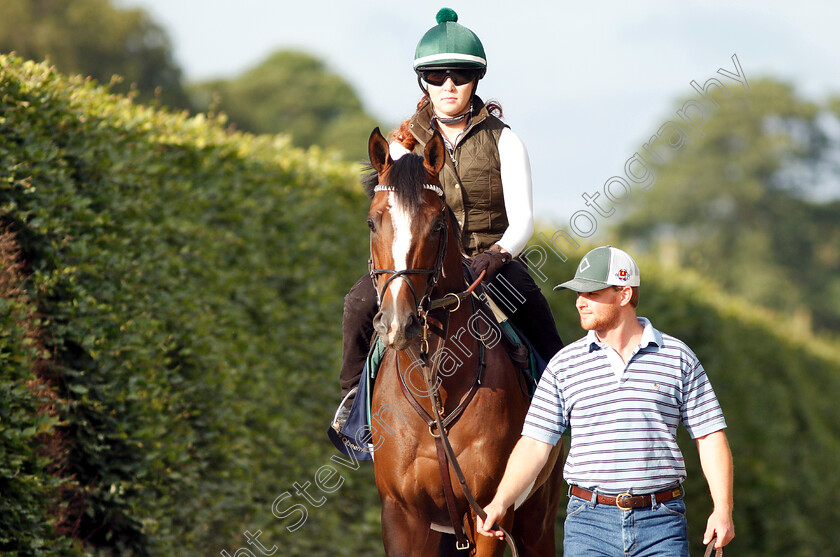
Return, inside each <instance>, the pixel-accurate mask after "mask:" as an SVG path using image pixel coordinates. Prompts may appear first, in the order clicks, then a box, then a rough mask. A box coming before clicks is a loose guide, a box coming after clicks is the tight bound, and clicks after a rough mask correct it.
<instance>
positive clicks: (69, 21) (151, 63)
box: [0, 0, 190, 108]
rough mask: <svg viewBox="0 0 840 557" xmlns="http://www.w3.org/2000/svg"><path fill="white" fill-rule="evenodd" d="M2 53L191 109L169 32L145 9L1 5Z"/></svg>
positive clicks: (83, 0)
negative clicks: (114, 79) (46, 61)
mask: <svg viewBox="0 0 840 557" xmlns="http://www.w3.org/2000/svg"><path fill="white" fill-rule="evenodd" d="M0 13H2V14H3V15H2V17H0V52H11V51H15V52H17V54H18V55H19V56H22V57H23V58H28V59H32V60H37V61H40V60H43V59H44V58H45V57H49V60H50V62H51V63H52V64H55V66H56V67H57V68H58V69H59V71H61V72H63V73H72V74H76V73H77V74H82V75H84V76H91V77H93V78H94V79H96V80H97V81H99V82H101V83H109V82H110V81H111V79H112V76H114V75H119V76H122V80H121V81H120V82H118V83H115V84H114V86H113V88H112V89H113V91H115V92H118V93H127V92H128V91H130V90H132V89H134V88H135V87H136V90H137V91H138V99H139V100H140V101H141V102H151V101H159V102H161V103H163V104H164V105H167V106H170V107H172V108H190V104H189V98H188V96H187V95H186V93H185V91H184V88H183V86H182V84H181V70H180V68H179V67H178V66H177V64H176V63H175V62H174V60H173V58H172V45H171V43H170V41H169V37H168V36H167V34H166V32H165V31H164V30H163V29H162V28H161V27H160V26H158V25H157V24H156V23H155V22H154V21H152V19H151V18H150V17H149V15H148V14H147V13H146V12H145V11H143V10H140V9H131V10H121V9H117V8H115V7H114V6H113V5H112V4H111V2H110V0H0Z"/></svg>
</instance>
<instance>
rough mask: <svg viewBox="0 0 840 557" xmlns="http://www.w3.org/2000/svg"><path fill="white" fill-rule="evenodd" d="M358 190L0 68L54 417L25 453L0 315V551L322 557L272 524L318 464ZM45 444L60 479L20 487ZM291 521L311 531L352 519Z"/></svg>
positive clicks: (334, 165)
mask: <svg viewBox="0 0 840 557" xmlns="http://www.w3.org/2000/svg"><path fill="white" fill-rule="evenodd" d="M357 175H358V169H357V168H356V167H354V166H350V165H346V164H341V163H338V162H335V161H331V160H327V158H326V157H325V156H322V155H320V154H319V152H317V151H309V152H305V151H301V150H298V149H294V148H292V147H291V146H290V144H289V142H288V141H287V139H286V138H283V137H269V136H262V137H254V136H248V135H242V134H229V133H227V132H226V131H225V129H224V122H223V121H207V120H206V119H205V118H203V117H201V116H198V117H195V118H188V117H187V116H186V115H183V114H169V113H166V112H161V111H155V110H152V109H148V108H144V107H141V106H137V105H135V104H133V103H132V102H131V101H130V100H129V99H125V98H121V97H117V96H112V95H109V94H108V93H107V91H105V90H103V89H101V88H99V87H97V86H96V85H95V84H92V83H89V82H85V81H82V80H80V79H76V78H74V79H67V78H64V77H62V76H60V75H58V74H56V73H55V72H54V71H53V70H52V69H50V68H49V67H47V66H46V65H39V64H33V63H30V62H23V61H21V60H19V59H16V58H11V57H6V56H0V219H1V220H2V223H3V224H4V225H5V226H8V227H9V230H10V231H11V232H12V233H14V236H15V239H16V241H17V242H18V243H19V245H20V247H21V257H22V259H23V262H24V265H25V271H26V275H27V281H26V283H25V289H26V292H27V295H28V296H29V298H30V299H31V304H33V306H34V307H35V308H37V311H38V314H39V316H40V318H39V319H40V322H39V324H38V328H39V331H40V335H41V337H42V338H43V342H44V347H43V349H44V350H45V351H46V352H47V353H48V355H49V360H48V361H47V362H44V365H43V368H44V369H45V370H46V371H44V372H43V373H42V375H44V374H46V375H49V376H50V377H52V378H53V379H52V383H50V384H51V385H54V390H55V393H56V395H57V397H58V398H57V402H55V405H56V407H57V413H58V415H57V417H56V418H52V419H54V420H55V421H59V420H60V425H57V426H55V427H54V428H53V429H52V430H49V424H47V425H46V426H44V427H46V428H47V429H48V430H49V431H51V434H52V439H48V440H43V439H41V440H40V441H39V440H38V439H36V438H34V437H33V436H32V434H33V432H32V429H31V427H32V421H33V420H34V419H35V416H36V415H37V409H38V408H39V407H40V406H42V405H40V403H39V402H38V401H37V400H36V399H35V398H33V397H35V396H36V395H35V394H34V393H31V392H29V391H26V390H25V389H24V388H23V387H22V386H21V382H23V383H25V382H26V381H27V380H29V379H33V378H34V374H35V371H34V369H35V368H34V366H33V365H32V361H31V359H32V356H31V355H29V354H28V353H27V350H26V345H25V344H24V343H22V342H21V341H20V340H21V334H23V333H21V332H20V331H18V330H16V329H15V328H14V327H12V326H9V327H8V329H7V325H10V324H12V325H13V324H14V317H8V315H11V314H10V313H9V312H10V311H12V312H13V311H15V310H14V308H13V309H8V310H7V309H5V308H6V306H3V308H4V313H3V314H2V315H3V327H4V328H3V331H4V332H3V336H2V342H3V344H2V352H0V353H1V354H2V357H3V362H4V365H3V369H2V378H3V379H2V385H0V386H2V389H3V391H2V396H3V397H4V398H3V402H4V406H3V409H2V418H3V421H2V422H0V427H3V428H4V430H3V437H2V439H0V443H2V444H3V445H2V446H0V455H3V456H2V457H0V458H3V459H4V460H3V461H2V466H3V468H2V473H3V475H4V476H6V478H7V479H6V480H4V481H6V482H11V483H12V484H14V485H13V486H12V488H9V491H7V489H6V488H5V486H4V490H3V503H2V504H3V505H4V506H5V507H8V508H10V513H11V514H7V513H6V512H4V513H3V517H2V518H0V521H2V522H0V529H2V532H3V534H2V536H0V544H1V545H0V549H3V550H7V551H10V552H19V554H21V555H26V554H37V552H38V551H39V548H55V547H58V545H57V544H59V541H57V540H63V539H75V540H83V543H82V542H81V541H78V542H77V543H76V546H77V547H80V548H82V549H83V550H84V551H99V550H107V551H112V552H113V553H114V554H136V555H145V554H156V555H168V554H173V551H175V552H176V553H177V554H179V555H199V554H201V555H206V554H208V553H209V554H217V553H218V552H219V551H220V550H222V549H227V550H228V551H230V552H231V553H233V551H234V550H235V549H236V547H237V546H246V543H245V539H244V538H243V532H244V531H245V530H249V529H250V530H251V531H252V532H253V531H255V530H257V529H262V530H263V531H264V533H265V536H264V537H263V538H262V539H263V541H264V542H267V539H268V538H270V537H272V535H273V537H275V539H278V541H279V537H280V536H286V539H285V540H284V541H283V543H284V544H286V547H287V548H289V547H291V548H292V549H294V548H296V547H301V548H310V547H317V546H319V545H321V546H323V544H324V543H325V540H323V539H317V537H316V539H314V540H313V539H312V537H311V536H307V535H305V534H303V535H301V534H294V535H292V534H289V533H288V531H287V530H286V529H285V526H286V525H287V524H285V523H283V522H281V521H280V520H278V519H276V518H275V517H274V516H273V515H272V512H271V509H272V501H274V499H275V498H276V497H277V496H278V495H280V494H281V493H283V492H285V491H287V490H288V489H290V488H291V485H292V483H293V482H295V481H298V482H301V483H302V482H303V481H305V480H306V479H307V478H311V476H312V474H313V473H314V472H315V471H316V470H317V469H318V467H319V466H321V465H323V464H325V463H327V462H329V460H328V457H329V455H330V454H332V453H331V448H330V447H329V446H328V445H327V444H326V443H325V442H324V441H325V440H326V438H325V436H324V435H323V431H324V428H325V426H326V424H327V423H328V418H329V416H330V413H331V408H332V407H333V405H334V404H335V402H337V396H338V385H337V380H336V375H337V368H338V352H339V351H338V349H337V346H338V339H339V338H340V315H341V307H342V301H343V300H342V297H343V295H344V293H345V292H346V291H347V290H348V288H349V286H350V285H351V284H352V282H353V281H354V280H355V278H356V277H357V276H358V275H359V274H361V273H362V272H364V263H365V261H366V255H365V251H366V242H365V232H366V230H365V226H364V215H365V214H366V210H367V209H366V201H365V199H364V196H363V195H362V193H361V189H360V187H358V186H357V185H356V184H355V182H356V181H357V178H356V177H357ZM9 303H10V304H14V303H19V302H9ZM7 305H8V304H7ZM7 360H10V361H13V363H14V365H13V366H11V365H6V361H7ZM7 399H8V401H9V402H10V406H8V407H7V406H6V400H7ZM7 416H9V417H7ZM37 431H41V429H36V432H37ZM42 433H43V432H42ZM42 437H43V436H42ZM56 440H59V441H60V442H61V446H62V447H63V449H62V451H61V454H57V455H56V454H53V455H51V458H52V460H53V461H54V462H56V463H58V464H59V467H58V468H59V469H58V470H56V472H55V474H54V475H49V474H48V472H47V471H46V469H45V468H44V467H41V468H40V470H41V471H40V472H39V471H38V470H39V467H38V466H37V465H36V463H37V462H38V460H37V459H38V458H42V457H38V456H37V455H38V454H42V453H44V452H45V451H44V450H43V445H50V444H53V445H54V444H55V443H56V442H57V441H56ZM313 440H315V441H317V442H313ZM12 455H21V456H19V457H18V456H12ZM21 459H23V460H21ZM26 474H32V478H31V479H29V476H26ZM8 478H13V479H11V480H9V479H8ZM56 481H62V482H63V484H62V485H63V488H62V490H61V491H60V492H59V491H58V490H55V489H53V490H52V492H53V496H52V500H51V501H49V500H44V501H41V500H35V499H32V498H30V497H29V495H30V494H29V493H27V492H26V489H25V484H24V483H22V482H30V483H31V485H32V494H36V495H38V494H46V493H49V492H50V488H51V487H53V486H54V484H55V482H56ZM359 482H361V483H365V485H367V486H368V488H367V489H365V490H361V491H362V493H363V495H362V496H361V498H362V500H363V501H367V503H366V504H372V502H373V497H374V495H373V494H370V491H371V482H370V474H369V473H368V472H361V473H356V474H354V475H353V476H352V477H349V476H348V477H347V483H348V485H351V486H352V485H353V484H355V483H359ZM348 491H349V490H348ZM56 494H60V496H59V495H56ZM38 497H41V496H40V495H38ZM351 498H352V496H351ZM59 503H63V507H61V506H55V505H58V504H59ZM333 504H335V503H333ZM46 512H51V513H53V514H52V517H50V516H46V515H45V513H46ZM312 514H313V517H312V518H311V520H310V524H308V525H307V527H306V528H307V529H308V530H310V531H313V530H314V529H315V526H316V525H317V524H318V523H319V522H320V523H324V524H329V523H330V521H331V520H332V521H338V520H346V519H348V518H349V517H350V516H355V513H352V512H351V511H350V510H349V509H347V510H342V509H337V508H333V509H332V511H326V510H323V509H318V510H317V511H314V512H313V513H312ZM328 515H329V516H328ZM16 516H17V518H15V517H16ZM331 517H335V518H331ZM16 521H17V522H16ZM50 523H52V524H53V525H55V526H58V531H57V533H56V532H53V530H52V529H51V528H50V529H46V530H45V529H44V524H50ZM15 524H17V526H14V525H15ZM372 524H373V525H372V526H371V525H368V526H364V527H358V528H361V529H362V530H363V531H368V530H370V529H371V528H375V526H376V525H375V520H374V521H372ZM7 526H8V527H7ZM358 528H357V529H358ZM38 532H41V533H40V534H38ZM49 532H53V533H52V534H50V535H51V536H52V538H51V537H50V536H48V535H47V533H49ZM371 543H373V542H371ZM176 550H177V551H176Z"/></svg>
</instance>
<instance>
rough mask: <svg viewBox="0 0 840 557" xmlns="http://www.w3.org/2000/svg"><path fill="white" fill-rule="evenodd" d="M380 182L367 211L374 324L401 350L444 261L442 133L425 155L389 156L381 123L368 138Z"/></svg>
mask: <svg viewBox="0 0 840 557" xmlns="http://www.w3.org/2000/svg"><path fill="white" fill-rule="evenodd" d="M368 152H369V154H370V162H371V164H372V165H373V168H374V170H375V171H376V174H377V178H378V185H377V186H376V187H375V188H374V191H373V199H372V201H371V205H370V212H369V213H368V219H367V222H368V226H369V227H370V257H371V264H370V266H371V276H372V277H373V279H374V282H375V284H376V289H377V293H378V295H379V313H377V314H376V317H375V318H374V320H373V326H374V328H375V329H376V332H378V333H379V336H380V338H381V339H382V342H383V343H384V344H385V345H386V346H391V347H394V348H396V349H397V350H402V349H404V348H406V347H408V346H409V344H411V342H412V341H414V340H415V339H417V338H418V336H419V334H420V331H421V326H420V320H419V318H418V313H417V310H418V309H425V308H424V306H425V305H426V304H427V303H428V300H429V296H430V295H431V293H432V290H433V289H434V287H435V285H436V284H437V281H438V278H439V277H440V273H441V271H442V268H443V264H444V257H445V255H446V245H447V241H448V234H447V231H448V224H449V223H448V222H447V219H448V215H447V212H448V209H447V208H446V203H445V200H444V198H443V190H442V189H441V188H440V178H439V177H438V174H439V173H440V170H441V169H442V168H443V164H444V157H445V156H446V148H445V147H444V144H443V139H442V138H441V136H440V134H435V136H434V138H433V139H432V140H430V141H429V143H428V144H427V145H426V149H425V153H424V155H425V156H424V157H420V156H418V155H414V154H411V153H409V154H406V155H403V156H402V157H400V158H398V159H397V160H396V161H395V160H393V159H392V158H391V155H390V153H389V148H388V142H387V141H386V140H385V138H384V137H382V134H381V133H380V132H379V128H376V129H375V130H373V133H371V135H370V140H369V141H368Z"/></svg>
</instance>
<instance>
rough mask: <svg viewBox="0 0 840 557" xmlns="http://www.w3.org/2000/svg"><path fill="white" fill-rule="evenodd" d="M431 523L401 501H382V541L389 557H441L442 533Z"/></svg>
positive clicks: (389, 499)
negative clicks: (439, 549)
mask: <svg viewBox="0 0 840 557" xmlns="http://www.w3.org/2000/svg"><path fill="white" fill-rule="evenodd" d="M430 526H431V524H430V523H429V520H428V519H426V518H424V517H421V516H419V515H418V513H417V510H416V509H408V508H406V507H405V506H404V505H402V504H401V503H399V502H398V501H395V500H394V499H391V498H387V499H383V500H382V541H383V542H384V544H385V554H386V555H387V556H388V557H403V556H406V557H437V550H438V544H439V542H440V533H439V532H435V531H433V530H431V529H430Z"/></svg>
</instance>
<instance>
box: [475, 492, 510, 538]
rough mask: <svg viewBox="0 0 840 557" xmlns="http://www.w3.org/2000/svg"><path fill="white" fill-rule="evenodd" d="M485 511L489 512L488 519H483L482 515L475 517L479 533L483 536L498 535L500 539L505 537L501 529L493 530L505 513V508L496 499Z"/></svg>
mask: <svg viewBox="0 0 840 557" xmlns="http://www.w3.org/2000/svg"><path fill="white" fill-rule="evenodd" d="M484 512H485V513H487V520H482V519H481V517H480V516H476V517H475V526H476V530H477V531H478V533H479V534H481V535H483V536H489V537H496V538H499V539H500V540H503V539H504V538H505V535H504V533H503V532H502V531H501V530H493V525H494V524H495V523H496V522H497V521H498V520H499V519H500V518H501V517H502V515H503V514H504V513H505V509H504V508H503V507H502V506H501V505H500V504H499V503H496V502H495V501H492V502H491V503H490V504H489V505H487V506H486V507H484Z"/></svg>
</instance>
